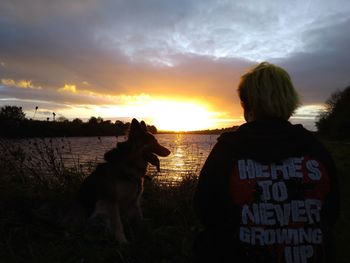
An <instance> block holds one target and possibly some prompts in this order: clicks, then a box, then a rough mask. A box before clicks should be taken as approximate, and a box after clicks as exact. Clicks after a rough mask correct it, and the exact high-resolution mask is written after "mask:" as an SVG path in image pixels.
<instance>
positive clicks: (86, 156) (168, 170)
mask: <svg viewBox="0 0 350 263" xmlns="http://www.w3.org/2000/svg"><path fill="white" fill-rule="evenodd" d="M156 137H157V140H158V142H159V143H160V144H161V145H163V146H165V147H167V148H168V149H169V150H170V151H171V154H170V155H169V156H168V157H163V158H160V169H161V171H160V172H157V171H156V168H155V167H153V166H152V165H149V169H148V174H149V175H151V176H154V178H156V179H157V180H160V181H163V182H176V181H180V180H181V179H182V178H183V177H184V176H186V175H193V174H194V175H198V174H199V172H200V170H201V168H202V166H203V164H204V162H205V160H206V158H207V157H208V154H209V153H210V151H211V149H212V148H213V146H214V144H215V143H216V141H217V137H218V136H217V135H192V134H157V135H156ZM125 140H126V137H125V136H119V137H68V138H54V139H50V138H47V139H25V140H11V141H10V146H9V147H8V148H13V149H15V148H16V147H21V148H22V149H25V151H26V152H28V153H30V154H29V155H30V156H32V157H33V158H36V161H35V160H34V162H33V163H35V164H34V166H40V165H41V164H40V163H42V162H43V161H41V160H43V159H45V158H46V157H45V158H44V157H42V156H40V155H41V154H42V152H44V153H45V152H50V151H51V150H52V149H53V150H54V152H55V156H57V157H55V158H62V162H63V163H64V165H65V167H73V166H75V167H77V166H79V167H80V168H81V170H83V171H84V172H86V173H88V172H89V171H90V172H91V167H94V165H95V164H96V163H98V162H103V155H104V153H105V152H106V151H108V150H110V149H112V148H113V147H115V146H116V144H117V143H118V142H121V141H125ZM46 155H49V156H50V154H46ZM43 156H45V154H44V155H43ZM46 161H47V162H51V161H50V160H45V161H44V162H46ZM58 163H60V162H58ZM89 169H90V170H89Z"/></svg>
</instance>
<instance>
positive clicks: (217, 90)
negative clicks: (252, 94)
mask: <svg viewBox="0 0 350 263" xmlns="http://www.w3.org/2000/svg"><path fill="white" fill-rule="evenodd" d="M349 19H350V2H349V1H345V0H333V1H323V0H322V1H304V0H297V1H278V2H276V1H263V2H262V1H245V2H242V1H209V0H205V1H195V0H189V1H188V0H179V1H170V0H169V1H164V0H149V1H121V0H118V1H112V0H103V1H97V0H78V1H62V0H57V1H53V2H52V1H50V4H48V3H47V1H44V0H32V1H30V2H23V1H20V0H11V1H10V0H4V1H1V3H0V39H1V41H0V61H1V64H0V79H4V80H13V83H12V84H11V86H14V87H12V88H10V87H9V85H7V84H6V81H5V83H3V82H2V85H3V87H2V88H1V89H0V98H1V99H10V98H16V99H18V100H21V101H22V102H23V101H41V102H42V103H44V102H50V103H54V104H53V105H56V106H57V107H61V108H69V105H70V106H72V105H97V104H100V105H110V104H113V103H115V104H118V103H121V104H122V103H123V102H121V100H120V98H121V97H122V96H125V95H130V96H141V94H146V95H147V96H152V97H154V98H155V97H162V96H163V97H164V96H169V97H174V98H182V99H189V98H195V99H200V100H203V101H207V102H210V103H211V104H212V105H213V108H215V109H216V110H217V111H220V112H221V111H222V112H228V113H229V114H231V116H239V115H240V114H241V110H240V107H239V102H238V98H237V95H236V87H237V83H238V81H239V76H240V75H241V74H242V73H243V72H244V71H245V70H246V69H247V68H248V67H250V66H251V65H253V64H255V63H257V62H258V61H261V60H270V61H272V62H275V63H277V64H279V65H281V66H282V67H284V68H286V69H287V70H288V71H289V72H290V74H291V76H292V78H293V80H294V83H295V86H296V87H297V89H298V91H299V92H300V93H301V95H302V96H303V100H304V103H305V104H306V105H308V104H320V103H322V102H323V101H324V100H325V99H326V98H327V97H328V96H329V95H330V93H331V92H332V91H334V90H336V89H338V88H343V87H345V86H347V85H349V84H350V83H349V81H350V80H349V77H348V76H349V71H348V69H349V66H350V65H349V63H350V62H349V61H350V52H349V51H348V47H349V46H350V36H349V34H348V33H347V32H348V28H349V27H350V20H349ZM20 80H23V81H27V82H23V83H19V82H18V81H20ZM33 83H34V84H35V85H34V84H33ZM21 86H22V87H27V89H19V87H21ZM15 87H17V88H15ZM29 87H32V88H29ZM33 87H41V88H42V90H41V91H38V90H35V89H33ZM57 90H60V91H64V92H58V91H57ZM58 105H59V106H58Z"/></svg>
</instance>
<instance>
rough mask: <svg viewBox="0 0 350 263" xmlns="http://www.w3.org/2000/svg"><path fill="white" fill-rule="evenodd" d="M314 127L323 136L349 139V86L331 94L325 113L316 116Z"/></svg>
mask: <svg viewBox="0 0 350 263" xmlns="http://www.w3.org/2000/svg"><path fill="white" fill-rule="evenodd" d="M316 127H317V129H318V131H319V133H320V134H322V135H325V136H329V137H338V138H344V137H350V86H348V87H347V88H345V89H344V90H342V91H336V92H334V93H332V94H331V96H330V97H329V98H328V99H327V101H326V109H325V111H324V112H322V113H321V114H320V115H319V116H318V121H317V122H316Z"/></svg>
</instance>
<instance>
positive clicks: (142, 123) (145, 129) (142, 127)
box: [140, 121, 147, 132]
mask: <svg viewBox="0 0 350 263" xmlns="http://www.w3.org/2000/svg"><path fill="white" fill-rule="evenodd" d="M140 126H141V129H142V130H143V131H144V132H147V126H146V123H145V122H144V121H141V122H140Z"/></svg>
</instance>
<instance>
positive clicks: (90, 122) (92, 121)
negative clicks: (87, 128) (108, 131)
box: [88, 116, 97, 124]
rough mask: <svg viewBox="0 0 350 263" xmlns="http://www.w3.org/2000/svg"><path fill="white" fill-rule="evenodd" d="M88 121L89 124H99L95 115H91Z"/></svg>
mask: <svg viewBox="0 0 350 263" xmlns="http://www.w3.org/2000/svg"><path fill="white" fill-rule="evenodd" d="M88 123H89V124H97V118H96V117H94V116H92V117H90V119H89V121H88Z"/></svg>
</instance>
